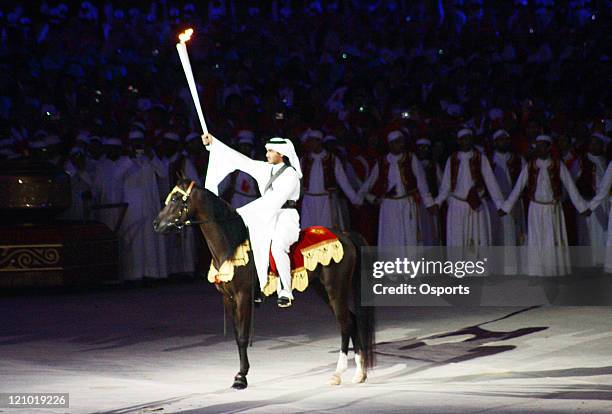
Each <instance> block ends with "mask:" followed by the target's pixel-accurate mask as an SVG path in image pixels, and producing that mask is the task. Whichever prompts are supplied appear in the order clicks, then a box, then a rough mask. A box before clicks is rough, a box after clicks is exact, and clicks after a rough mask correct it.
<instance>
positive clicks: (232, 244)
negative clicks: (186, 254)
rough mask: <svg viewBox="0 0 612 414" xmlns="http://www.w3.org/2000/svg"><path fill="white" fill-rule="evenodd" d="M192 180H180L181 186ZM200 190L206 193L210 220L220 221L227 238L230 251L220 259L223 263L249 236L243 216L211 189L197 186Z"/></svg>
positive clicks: (205, 208)
mask: <svg viewBox="0 0 612 414" xmlns="http://www.w3.org/2000/svg"><path fill="white" fill-rule="evenodd" d="M190 182H191V180H182V179H181V180H179V182H178V185H179V186H185V184H186V185H187V186H188V185H189V183H190ZM196 188H197V189H198V190H200V191H201V192H202V194H203V195H204V196H203V197H202V201H203V202H204V204H205V205H204V210H205V211H207V212H208V213H209V214H210V217H208V220H211V221H214V222H217V223H219V230H220V232H221V235H222V237H223V238H224V239H225V241H226V243H227V246H228V251H227V252H223V256H225V257H219V258H218V259H219V260H220V261H221V263H223V262H224V261H225V260H227V259H229V258H230V257H232V255H233V254H234V251H235V250H236V248H237V247H238V246H240V245H241V244H242V243H244V241H245V240H246V239H247V238H248V237H249V232H248V230H247V227H246V225H245V224H244V221H243V220H242V217H240V215H239V214H238V213H237V212H236V210H235V209H234V208H233V207H232V206H231V205H229V204H228V203H227V202H225V200H223V199H221V198H219V197H218V196H216V195H215V194H213V193H212V192H211V191H209V190H207V189H206V188H202V187H200V186H196Z"/></svg>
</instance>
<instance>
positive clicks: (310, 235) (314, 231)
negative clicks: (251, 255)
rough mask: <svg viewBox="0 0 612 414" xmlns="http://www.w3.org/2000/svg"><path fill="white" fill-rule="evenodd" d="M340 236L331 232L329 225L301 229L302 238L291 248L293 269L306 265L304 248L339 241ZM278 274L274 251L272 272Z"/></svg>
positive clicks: (271, 260) (271, 264)
mask: <svg viewBox="0 0 612 414" xmlns="http://www.w3.org/2000/svg"><path fill="white" fill-rule="evenodd" d="M337 240H338V237H336V235H335V234H334V233H332V232H331V230H329V229H328V228H327V227H323V226H312V227H308V228H306V229H304V230H302V231H300V238H299V239H298V241H297V242H295V243H294V244H293V245H292V246H291V248H290V249H289V259H290V261H291V270H292V271H293V270H296V269H300V268H303V267H304V256H303V255H302V250H305V249H308V248H310V247H313V246H314V245H316V244H319V243H328V242H334V241H337ZM269 273H272V274H274V275H278V271H277V269H276V263H275V262H274V257H272V252H270V272H269Z"/></svg>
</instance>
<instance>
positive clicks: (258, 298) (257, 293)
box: [253, 290, 264, 305]
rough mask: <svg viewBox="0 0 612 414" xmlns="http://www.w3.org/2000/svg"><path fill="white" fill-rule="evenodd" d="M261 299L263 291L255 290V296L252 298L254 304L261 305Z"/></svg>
mask: <svg viewBox="0 0 612 414" xmlns="http://www.w3.org/2000/svg"><path fill="white" fill-rule="evenodd" d="M263 301H264V295H263V292H262V291H261V290H256V291H255V297H254V298H253V302H255V305H261V304H262V303H263Z"/></svg>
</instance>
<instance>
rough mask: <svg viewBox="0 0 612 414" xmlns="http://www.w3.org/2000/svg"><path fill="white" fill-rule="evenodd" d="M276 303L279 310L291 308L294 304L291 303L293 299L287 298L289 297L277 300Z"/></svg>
mask: <svg viewBox="0 0 612 414" xmlns="http://www.w3.org/2000/svg"><path fill="white" fill-rule="evenodd" d="M276 303H277V305H278V307H279V308H288V307H290V306H291V305H292V304H293V303H292V301H291V299H289V298H287V297H284V296H282V297H280V298H278V299H277V300H276Z"/></svg>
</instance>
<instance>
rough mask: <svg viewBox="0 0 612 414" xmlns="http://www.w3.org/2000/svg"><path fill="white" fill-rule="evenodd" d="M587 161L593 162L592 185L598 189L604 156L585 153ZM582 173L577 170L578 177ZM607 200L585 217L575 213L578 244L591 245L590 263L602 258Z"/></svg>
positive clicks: (598, 262) (604, 169)
mask: <svg viewBox="0 0 612 414" xmlns="http://www.w3.org/2000/svg"><path fill="white" fill-rule="evenodd" d="M587 157H588V159H589V161H591V162H592V163H593V164H595V177H594V183H593V184H594V185H595V192H596V193H597V192H598V191H599V188H600V187H601V181H602V179H603V177H604V174H605V173H606V158H605V157H602V156H595V155H592V154H589V153H587ZM576 164H579V163H576ZM582 174H583V171H579V172H578V178H579V177H580V176H581V175H582ZM608 209H609V206H608V200H607V199H604V200H602V202H601V204H600V205H599V206H598V207H597V208H596V209H594V210H593V212H592V214H591V215H590V216H588V217H585V216H583V215H581V214H576V230H577V232H578V245H580V246H593V247H594V249H593V250H592V253H593V254H592V256H591V258H590V262H589V263H587V265H588V264H590V265H601V264H602V263H603V260H604V258H603V257H601V255H600V254H599V253H600V252H601V247H603V246H604V245H605V244H606V239H607V231H606V227H607V224H608Z"/></svg>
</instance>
